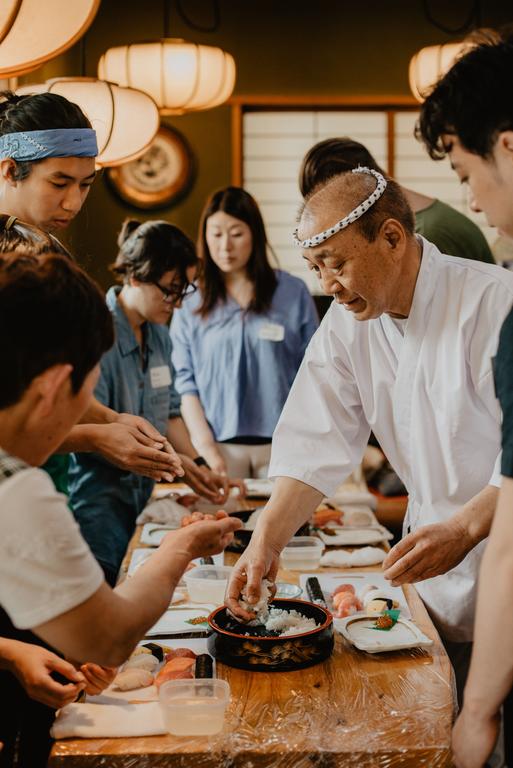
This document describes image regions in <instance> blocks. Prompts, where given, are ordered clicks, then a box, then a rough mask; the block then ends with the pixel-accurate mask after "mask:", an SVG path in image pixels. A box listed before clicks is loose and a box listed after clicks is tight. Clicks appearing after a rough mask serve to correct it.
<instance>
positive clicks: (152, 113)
mask: <svg viewBox="0 0 513 768" xmlns="http://www.w3.org/2000/svg"><path fill="white" fill-rule="evenodd" d="M46 92H48V93H58V94H60V95H61V96H64V97H65V98H66V99H68V100H69V101H72V102H74V103H75V104H78V106H79V107H80V108H81V109H82V111H83V112H84V114H85V115H87V117H88V118H89V120H90V121H91V124H92V126H93V128H94V129H95V131H96V134H97V138H98V149H99V155H98V157H97V160H96V162H97V164H98V165H101V166H112V165H120V164H121V163H126V162H128V161H129V160H134V159H135V158H136V157H138V156H139V155H141V154H142V153H143V152H144V151H145V149H146V148H147V147H148V145H149V144H150V143H151V141H152V140H153V138H154V137H155V134H156V133H157V130H158V127H159V120H160V118H159V112H158V109H157V105H156V104H155V102H154V101H153V99H152V98H150V96H148V94H147V93H143V92H142V91H137V90H135V89H134V88H121V87H120V86H118V85H114V84H113V83H105V82H104V81H103V80H96V79H95V78H94V77H63V78H55V79H53V80H47V82H46V83H41V84H38V85H26V86H23V88H18V90H17V93H19V94H31V93H46Z"/></svg>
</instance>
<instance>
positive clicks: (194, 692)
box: [159, 679, 230, 736]
mask: <svg viewBox="0 0 513 768" xmlns="http://www.w3.org/2000/svg"><path fill="white" fill-rule="evenodd" d="M229 701H230V686H229V685H228V683H227V682H226V680H215V679H197V680H169V681H168V682H167V683H163V684H162V685H161V686H160V689H159V704H160V711H161V713H162V722H163V724H164V727H165V728H166V730H167V731H168V732H169V733H171V734H172V735H173V736H211V735H213V734H215V733H219V731H221V730H222V729H223V724H224V715H225V711H226V707H227V706H228V703H229Z"/></svg>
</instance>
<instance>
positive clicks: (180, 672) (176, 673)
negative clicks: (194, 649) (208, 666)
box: [155, 657, 196, 688]
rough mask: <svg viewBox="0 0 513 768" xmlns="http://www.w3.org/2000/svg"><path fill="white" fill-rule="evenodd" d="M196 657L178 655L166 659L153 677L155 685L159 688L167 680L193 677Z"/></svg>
mask: <svg viewBox="0 0 513 768" xmlns="http://www.w3.org/2000/svg"><path fill="white" fill-rule="evenodd" d="M195 663H196V659H189V658H184V657H178V658H174V659H171V661H168V662H167V663H166V664H165V665H164V666H163V667H162V669H161V670H160V672H159V673H158V675H157V676H156V678H155V685H156V686H157V688H159V687H160V686H161V685H162V684H163V683H167V682H168V680H188V679H192V678H193V677H194V674H193V669H194V665H195Z"/></svg>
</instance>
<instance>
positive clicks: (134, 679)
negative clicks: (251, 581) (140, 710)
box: [114, 668, 153, 691]
mask: <svg viewBox="0 0 513 768" xmlns="http://www.w3.org/2000/svg"><path fill="white" fill-rule="evenodd" d="M152 684H153V675H152V674H151V672H148V670H146V669H137V668H135V669H126V670H123V671H122V672H119V673H118V674H117V675H116V677H115V678H114V685H115V686H116V688H117V689H118V690H119V691H134V690H135V689H136V688H147V687H148V686H149V685H152Z"/></svg>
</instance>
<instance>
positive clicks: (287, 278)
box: [171, 270, 319, 441]
mask: <svg viewBox="0 0 513 768" xmlns="http://www.w3.org/2000/svg"><path fill="white" fill-rule="evenodd" d="M276 278H277V281H278V284H277V286H276V290H275V292H274V295H273V298H272V302H271V306H270V307H269V309H268V310H266V311H265V312H262V313H258V314H257V313H256V312H248V311H247V310H244V309H243V308H242V307H241V306H240V305H239V304H237V302H236V301H234V300H233V299H232V298H230V297H228V298H227V300H226V301H225V302H219V303H218V304H217V305H216V306H215V307H214V309H213V310H212V311H211V312H210V313H209V315H208V316H207V317H205V318H203V317H201V316H200V315H198V314H197V313H196V310H197V308H198V306H199V305H200V303H201V294H200V293H199V291H197V292H196V293H194V294H192V295H191V296H190V297H188V298H186V299H185V301H184V302H183V305H182V307H181V309H177V310H175V311H174V313H173V322H172V323H171V339H172V342H173V364H174V366H175V370H176V388H177V390H178V392H179V393H180V394H181V395H185V394H194V395H197V397H198V398H199V399H200V401H201V404H202V406H203V409H204V411H205V416H206V418H207V421H208V423H209V424H210V427H211V429H212V431H213V433H214V437H215V439H216V440H217V441H223V440H230V439H233V438H237V437H248V436H250V437H260V438H270V437H271V436H272V434H273V431H274V428H275V426H276V423H277V421H278V418H279V415H280V413H281V410H282V408H283V405H284V403H285V400H286V399H287V395H288V393H289V390H290V387H291V386H292V382H293V381H294V377H295V375H296V373H297V370H298V368H299V366H300V364H301V360H302V359H303V355H304V353H305V349H306V347H307V345H308V342H309V341H310V338H311V336H312V335H313V333H314V332H315V330H316V329H317V326H318V324H319V320H318V317H317V310H316V309H315V304H314V301H313V299H312V297H311V296H310V294H309V292H308V289H307V287H306V285H305V283H304V282H303V281H302V280H300V279H299V278H297V277H294V276H293V275H290V274H288V273H287V272H282V271H280V270H276Z"/></svg>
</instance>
